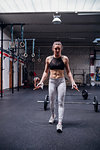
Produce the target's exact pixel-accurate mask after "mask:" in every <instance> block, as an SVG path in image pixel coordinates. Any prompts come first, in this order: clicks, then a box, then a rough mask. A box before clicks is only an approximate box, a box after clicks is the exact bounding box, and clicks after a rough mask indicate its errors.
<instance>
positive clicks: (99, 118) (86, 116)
mask: <svg viewBox="0 0 100 150" xmlns="http://www.w3.org/2000/svg"><path fill="white" fill-rule="evenodd" d="M83 88H84V87H80V88H79V89H80V90H82V89H83ZM85 89H87V90H88V92H89V97H88V100H83V98H82V96H81V93H78V92H77V91H75V90H71V88H70V87H69V88H68V89H67V92H66V100H65V114H64V119H63V132H62V133H57V132H56V124H57V121H56V122H55V124H53V125H50V124H49V123H48V120H49V117H50V109H49V104H48V109H47V110H46V111H44V108H43V103H38V102H37V101H43V100H44V98H45V95H46V94H47V93H48V91H47V88H46V87H45V88H44V90H41V89H39V90H35V91H33V90H32V89H20V91H19V92H18V91H17V90H15V91H14V94H12V93H11V91H4V96H3V98H1V99H0V150H100V106H99V111H98V112H97V113H96V112H94V108H93V105H92V104H91V105H86V104H66V102H91V103H92V102H93V97H94V96H95V95H96V96H97V97H98V98H97V99H98V101H99V102H100V87H85ZM72 94H73V95H72Z"/></svg>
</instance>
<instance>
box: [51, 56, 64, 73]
mask: <svg viewBox="0 0 100 150" xmlns="http://www.w3.org/2000/svg"><path fill="white" fill-rule="evenodd" d="M64 67H65V64H64V62H63V60H62V58H61V57H59V58H55V57H53V58H52V60H51V62H50V64H49V68H50V70H55V69H58V70H64Z"/></svg>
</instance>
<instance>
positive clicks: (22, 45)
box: [20, 25, 25, 48]
mask: <svg viewBox="0 0 100 150" xmlns="http://www.w3.org/2000/svg"><path fill="white" fill-rule="evenodd" d="M23 31H24V28H23V25H21V42H20V47H21V48H24V47H25V43H24V41H23Z"/></svg>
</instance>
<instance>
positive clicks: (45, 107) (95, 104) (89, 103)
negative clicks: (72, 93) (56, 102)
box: [37, 95, 100, 112]
mask: <svg viewBox="0 0 100 150" xmlns="http://www.w3.org/2000/svg"><path fill="white" fill-rule="evenodd" d="M37 102H39V103H44V110H45V111H46V110H47V106H48V103H49V96H48V95H45V100H44V101H37ZM65 104H85V105H94V111H95V112H98V105H100V103H99V102H98V100H97V96H94V101H93V102H65Z"/></svg>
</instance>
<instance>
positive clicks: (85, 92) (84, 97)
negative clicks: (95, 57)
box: [75, 88, 88, 100]
mask: <svg viewBox="0 0 100 150" xmlns="http://www.w3.org/2000/svg"><path fill="white" fill-rule="evenodd" d="M75 90H77V91H78V92H80V90H79V89H78V88H75ZM82 97H83V99H84V100H86V99H87V98H88V92H87V90H85V89H84V90H82Z"/></svg>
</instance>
